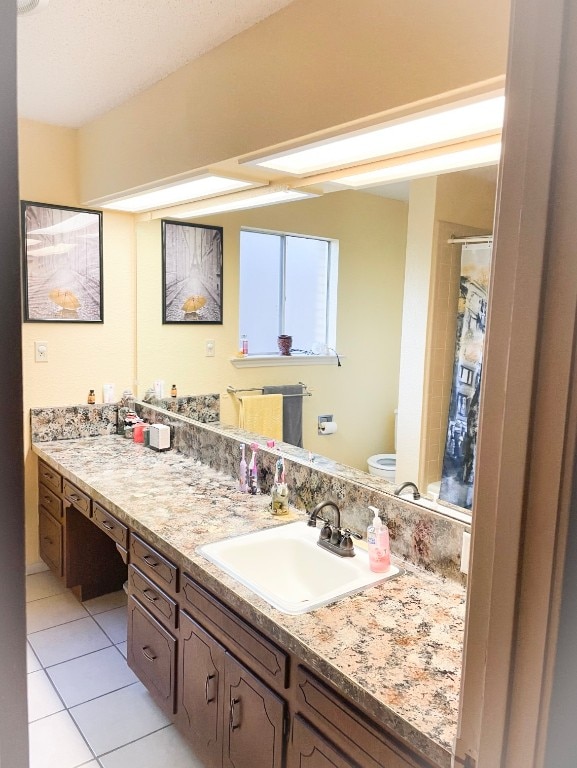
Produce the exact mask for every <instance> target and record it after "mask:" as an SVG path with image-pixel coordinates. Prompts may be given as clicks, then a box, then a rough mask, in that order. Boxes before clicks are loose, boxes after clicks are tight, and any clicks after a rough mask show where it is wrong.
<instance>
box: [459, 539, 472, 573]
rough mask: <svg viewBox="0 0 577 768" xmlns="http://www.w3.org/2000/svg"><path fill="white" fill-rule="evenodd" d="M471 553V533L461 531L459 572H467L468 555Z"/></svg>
mask: <svg viewBox="0 0 577 768" xmlns="http://www.w3.org/2000/svg"><path fill="white" fill-rule="evenodd" d="M470 553H471V534H470V533H467V531H463V543H462V544H461V573H467V574H468V573H469V555H470Z"/></svg>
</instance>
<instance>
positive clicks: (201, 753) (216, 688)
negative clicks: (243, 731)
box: [178, 613, 225, 768]
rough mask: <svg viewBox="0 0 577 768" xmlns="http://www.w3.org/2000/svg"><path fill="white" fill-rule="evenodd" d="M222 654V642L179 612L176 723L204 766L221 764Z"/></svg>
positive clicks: (208, 767)
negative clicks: (218, 641)
mask: <svg viewBox="0 0 577 768" xmlns="http://www.w3.org/2000/svg"><path fill="white" fill-rule="evenodd" d="M224 655H225V650H224V648H223V647H222V645H220V644H219V643H217V642H216V640H215V639H214V638H213V637H211V636H210V635H209V634H207V633H206V632H205V631H204V630H203V629H202V628H201V627H200V626H199V625H198V624H197V623H196V622H195V621H193V620H192V619H191V618H190V617H189V616H187V614H186V613H181V614H180V650H179V660H178V691H179V693H178V696H179V706H178V724H179V727H180V729H181V731H182V732H183V733H184V734H185V735H186V736H187V738H188V740H189V741H190V742H191V744H192V745H193V747H194V750H195V753H196V755H197V757H198V758H199V759H200V761H201V762H202V764H203V765H204V766H206V768H213V767H214V768H216V766H220V765H221V764H222V723H223V689H224Z"/></svg>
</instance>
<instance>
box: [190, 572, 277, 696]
mask: <svg viewBox="0 0 577 768" xmlns="http://www.w3.org/2000/svg"><path fill="white" fill-rule="evenodd" d="M181 600H182V602H181V607H182V608H184V609H185V610H187V611H188V612H189V613H190V614H191V615H192V616H193V617H194V618H196V619H197V620H198V621H199V622H200V624H202V625H203V626H204V627H205V629H207V630H208V631H209V632H211V633H212V634H214V635H216V636H217V638H219V639H220V640H221V642H223V644H224V645H225V646H226V647H227V648H229V649H230V651H231V652H232V653H234V654H235V655H236V656H238V657H239V658H240V659H241V660H242V661H243V662H244V663H245V664H246V665H247V666H248V667H250V669H252V671H253V672H255V673H256V674H257V675H260V677H262V678H263V679H265V680H266V681H267V682H270V683H273V684H274V685H275V686H276V687H280V688H286V687H287V686H288V670H289V657H288V654H287V653H286V652H285V651H283V650H281V649H280V648H278V647H277V646H276V645H274V644H273V643H271V642H270V641H269V640H268V639H267V638H266V637H264V636H263V635H261V634H260V632H257V631H256V630H255V629H253V628H252V627H251V626H249V625H248V624H247V623H246V622H245V621H244V620H243V619H241V618H240V616H237V615H236V614H235V613H233V612H232V611H231V610H230V609H229V608H227V607H226V606H225V605H223V604H222V603H221V602H220V601H219V600H217V599H216V598H215V597H213V596H212V595H211V594H210V593H209V592H207V591H206V590H205V589H204V588H203V587H201V586H200V585H199V584H197V583H196V582H195V581H193V580H192V579H191V578H190V577H189V576H187V575H186V574H184V575H183V577H182V592H181Z"/></svg>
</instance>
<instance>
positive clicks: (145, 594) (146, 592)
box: [142, 589, 158, 603]
mask: <svg viewBox="0 0 577 768" xmlns="http://www.w3.org/2000/svg"><path fill="white" fill-rule="evenodd" d="M148 593H150V594H151V595H154V597H149V596H148ZM142 594H143V595H144V597H145V598H146V599H147V600H148V602H149V603H155V602H156V601H157V600H158V595H157V594H156V593H155V592H153V591H152V589H143V590H142Z"/></svg>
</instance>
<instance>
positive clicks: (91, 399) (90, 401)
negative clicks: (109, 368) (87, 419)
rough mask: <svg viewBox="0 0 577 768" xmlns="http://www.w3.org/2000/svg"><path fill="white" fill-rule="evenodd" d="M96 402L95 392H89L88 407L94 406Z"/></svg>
mask: <svg viewBox="0 0 577 768" xmlns="http://www.w3.org/2000/svg"><path fill="white" fill-rule="evenodd" d="M95 402H96V395H95V394H94V390H93V389H91V390H90V391H89V392H88V405H94V403H95Z"/></svg>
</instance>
